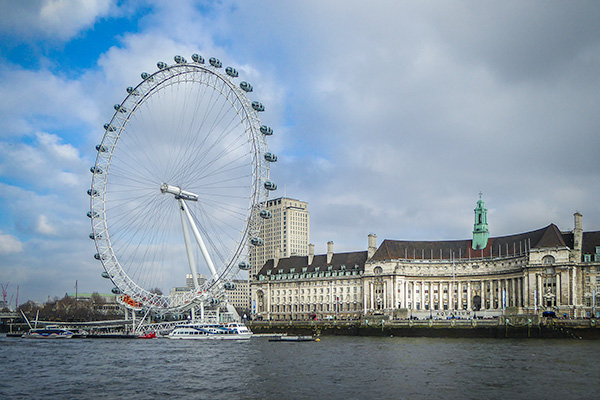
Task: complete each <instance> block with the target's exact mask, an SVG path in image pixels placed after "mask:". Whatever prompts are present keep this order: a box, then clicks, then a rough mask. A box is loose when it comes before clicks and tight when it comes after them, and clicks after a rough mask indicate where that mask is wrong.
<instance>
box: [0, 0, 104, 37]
mask: <svg viewBox="0 0 600 400" xmlns="http://www.w3.org/2000/svg"><path fill="white" fill-rule="evenodd" d="M112 4H113V0H42V1H36V0H19V1H10V2H3V3H2V4H1V5H0V31H4V32H7V33H11V34H13V35H18V36H20V37H22V38H24V39H26V40H31V39H35V40H39V39H41V38H50V39H53V38H55V39H60V40H67V39H70V38H72V37H73V36H75V35H76V34H77V33H78V32H80V31H81V30H83V29H86V28H89V27H91V26H93V24H94V22H95V21H96V19H97V18H99V17H102V16H105V15H107V14H108V12H109V10H110V8H111V5H112Z"/></svg>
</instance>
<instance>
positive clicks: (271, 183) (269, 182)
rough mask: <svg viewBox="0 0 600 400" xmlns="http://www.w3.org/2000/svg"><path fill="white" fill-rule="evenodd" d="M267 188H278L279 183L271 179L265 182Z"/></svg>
mask: <svg viewBox="0 0 600 400" xmlns="http://www.w3.org/2000/svg"><path fill="white" fill-rule="evenodd" d="M265 189H267V190H276V189H277V185H276V184H275V183H273V182H271V181H266V182H265Z"/></svg>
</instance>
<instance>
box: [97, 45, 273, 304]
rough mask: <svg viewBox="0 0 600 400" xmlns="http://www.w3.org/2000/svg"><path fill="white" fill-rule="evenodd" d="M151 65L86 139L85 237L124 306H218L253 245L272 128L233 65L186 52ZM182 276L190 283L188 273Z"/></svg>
mask: <svg viewBox="0 0 600 400" xmlns="http://www.w3.org/2000/svg"><path fill="white" fill-rule="evenodd" d="M174 61H175V62H174V63H173V64H171V65H168V64H167V63H165V62H159V63H158V64H157V68H158V69H157V70H156V71H155V72H153V73H146V72H144V73H142V74H141V78H142V80H141V82H140V83H139V84H138V85H137V86H131V87H128V88H127V95H126V97H125V99H124V100H123V101H122V102H121V103H119V104H115V106H114V114H113V116H112V118H111V119H110V121H109V122H108V123H107V124H105V125H104V135H103V138H102V141H101V142H100V144H98V145H97V146H96V150H97V155H96V162H95V164H94V166H93V167H92V168H91V169H90V171H91V172H92V183H91V188H90V189H89V191H88V194H89V195H90V211H89V213H88V217H90V219H91V223H92V233H91V234H90V238H91V239H93V240H94V242H95V245H96V254H95V255H94V257H95V258H96V259H97V260H98V261H100V262H101V263H102V266H103V268H104V272H103V273H102V275H103V277H105V278H107V279H110V280H111V281H112V283H113V284H114V288H113V289H112V290H113V292H114V293H115V294H117V295H118V300H119V302H120V303H122V304H124V305H125V306H127V307H128V308H131V309H143V308H152V309H154V310H157V312H173V311H183V310H187V309H190V308H193V307H196V306H198V305H218V304H219V303H220V302H221V301H223V299H224V297H225V295H226V292H227V291H228V290H232V289H234V288H235V285H234V283H233V282H232V280H233V279H234V277H235V276H236V275H237V274H238V273H239V272H240V270H249V269H250V264H249V263H248V261H247V257H248V246H261V245H262V244H263V239H262V238H260V237H259V236H258V234H259V231H260V226H261V223H262V220H263V219H265V218H270V213H269V212H268V211H266V210H264V209H262V205H264V204H265V200H266V199H267V197H268V193H269V192H270V191H272V190H275V189H276V188H277V186H276V184H275V183H273V182H271V181H270V180H269V164H271V163H273V162H275V161H277V157H276V156H275V155H274V154H272V153H270V152H268V148H267V140H266V139H267V137H268V136H269V135H271V134H272V133H273V130H272V129H271V128H270V127H268V126H266V125H262V124H261V122H260V118H259V113H261V112H262V111H264V109H265V107H264V105H263V104H262V103H260V102H259V101H256V100H254V101H252V100H251V99H250V98H249V96H251V95H252V94H253V87H252V85H251V84H249V83H248V82H245V81H242V82H239V83H237V82H236V81H237V79H238V71H237V70H236V69H234V68H232V67H227V68H226V69H225V71H224V72H223V69H222V64H221V61H220V60H218V59H216V58H210V59H209V60H205V59H204V58H203V57H202V56H200V55H198V54H194V55H192V57H191V61H190V62H188V61H187V60H186V59H185V58H184V57H181V56H175V57H174ZM190 281H191V282H190Z"/></svg>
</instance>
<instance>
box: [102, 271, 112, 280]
mask: <svg viewBox="0 0 600 400" xmlns="http://www.w3.org/2000/svg"><path fill="white" fill-rule="evenodd" d="M102 277H103V278H105V279H110V275H109V273H108V272H106V271H104V272H103V273H102Z"/></svg>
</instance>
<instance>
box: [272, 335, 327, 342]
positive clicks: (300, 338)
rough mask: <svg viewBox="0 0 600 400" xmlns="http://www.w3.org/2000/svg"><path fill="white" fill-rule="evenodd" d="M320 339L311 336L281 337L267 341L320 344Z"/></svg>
mask: <svg viewBox="0 0 600 400" xmlns="http://www.w3.org/2000/svg"><path fill="white" fill-rule="evenodd" d="M320 341H321V339H319V338H314V337H312V336H287V335H281V336H278V337H275V338H273V339H269V342H320Z"/></svg>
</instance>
